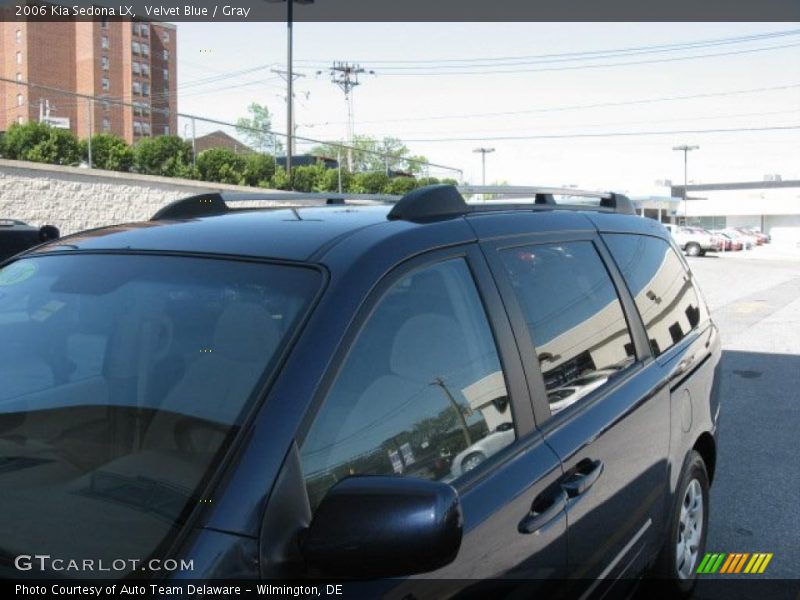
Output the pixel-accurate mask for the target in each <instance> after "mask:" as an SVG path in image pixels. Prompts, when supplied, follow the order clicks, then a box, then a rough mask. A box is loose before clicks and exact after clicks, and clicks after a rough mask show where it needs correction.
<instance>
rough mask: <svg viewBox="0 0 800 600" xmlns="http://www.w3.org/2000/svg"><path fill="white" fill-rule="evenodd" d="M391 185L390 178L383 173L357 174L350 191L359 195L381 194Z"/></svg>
mask: <svg viewBox="0 0 800 600" xmlns="http://www.w3.org/2000/svg"><path fill="white" fill-rule="evenodd" d="M388 185H389V177H388V176H387V175H386V173H384V172H382V171H370V172H367V173H356V174H355V175H354V176H353V184H352V185H351V186H350V189H349V190H348V191H350V192H354V193H357V194H380V193H383V192H384V191H385V190H386V188H387V186H388Z"/></svg>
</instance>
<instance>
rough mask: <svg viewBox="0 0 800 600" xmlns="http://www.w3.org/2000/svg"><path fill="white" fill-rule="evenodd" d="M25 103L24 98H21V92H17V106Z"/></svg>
mask: <svg viewBox="0 0 800 600" xmlns="http://www.w3.org/2000/svg"><path fill="white" fill-rule="evenodd" d="M23 104H25V98H23V96H22V94H17V106H22V105H23Z"/></svg>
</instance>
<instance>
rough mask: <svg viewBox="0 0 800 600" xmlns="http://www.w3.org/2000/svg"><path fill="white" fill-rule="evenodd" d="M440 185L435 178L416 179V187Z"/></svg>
mask: <svg viewBox="0 0 800 600" xmlns="http://www.w3.org/2000/svg"><path fill="white" fill-rule="evenodd" d="M437 183H440V181H439V180H438V179H436V177H420V178H419V179H417V187H423V186H425V185H436V184H437Z"/></svg>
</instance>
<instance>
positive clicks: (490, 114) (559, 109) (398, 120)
mask: <svg viewBox="0 0 800 600" xmlns="http://www.w3.org/2000/svg"><path fill="white" fill-rule="evenodd" d="M798 88H800V83H790V84H786V85H778V86H771V87H760V88H749V89H742V90H730V91H725V92H708V93H702V94H688V95H683V96H662V97H660V98H642V99H638V100H623V101H621V102H597V103H593V104H573V105H569V106H550V107H543V108H529V109H524V110H512V111H508V110H504V111H496V112H481V113H460V114H446V115H432V116H428V117H400V118H395V119H378V120H371V121H361V123H363V124H369V123H405V122H409V121H441V120H451V119H470V118H473V117H505V116H512V115H524V114H535V113H549V112H563V111H571V110H586V109H592V108H610V107H616V106H635V105H638V104H652V103H658V102H673V101H676V100H696V99H699V98H720V97H724V96H737V95H740V94H756V93H762V92H774V91H785V90H791V89H798ZM339 123H341V121H339V122H332V123H330V124H331V125H336V124H339Z"/></svg>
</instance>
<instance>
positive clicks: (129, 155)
mask: <svg viewBox="0 0 800 600" xmlns="http://www.w3.org/2000/svg"><path fill="white" fill-rule="evenodd" d="M80 147H81V158H82V159H83V160H86V161H88V160H89V143H88V142H87V141H86V140H82V141H81V146H80ZM92 166H93V167H94V168H96V169H106V170H107V171H130V170H131V167H132V166H133V149H132V148H131V147H130V146H128V144H126V143H125V140H123V139H122V138H121V137H118V136H116V135H111V134H110V133H98V134H97V135H93V136H92Z"/></svg>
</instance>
